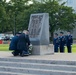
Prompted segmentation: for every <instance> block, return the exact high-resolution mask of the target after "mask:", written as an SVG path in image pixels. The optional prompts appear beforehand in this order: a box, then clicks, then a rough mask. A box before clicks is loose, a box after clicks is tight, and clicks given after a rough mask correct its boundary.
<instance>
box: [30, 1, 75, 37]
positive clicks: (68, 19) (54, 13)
mask: <svg viewBox="0 0 76 75" xmlns="http://www.w3.org/2000/svg"><path fill="white" fill-rule="evenodd" d="M34 2H35V3H34V4H33V5H31V6H30V9H29V10H31V11H30V12H31V13H44V12H45V13H49V17H50V18H49V19H50V20H49V23H50V33H51V36H53V33H54V31H55V30H66V31H68V30H73V28H74V27H75V24H76V14H75V13H74V10H73V9H72V7H67V6H65V2H63V3H62V4H61V5H60V4H59V3H58V1H57V0H48V1H47V0H43V2H36V1H34ZM52 38H53V37H52Z"/></svg>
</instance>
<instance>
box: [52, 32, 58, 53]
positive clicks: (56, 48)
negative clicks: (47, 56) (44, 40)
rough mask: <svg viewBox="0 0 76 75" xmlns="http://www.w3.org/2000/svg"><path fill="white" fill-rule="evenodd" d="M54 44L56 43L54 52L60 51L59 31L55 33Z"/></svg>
mask: <svg viewBox="0 0 76 75" xmlns="http://www.w3.org/2000/svg"><path fill="white" fill-rule="evenodd" d="M53 45H54V52H58V47H59V39H58V34H57V33H55V34H54V39H53Z"/></svg>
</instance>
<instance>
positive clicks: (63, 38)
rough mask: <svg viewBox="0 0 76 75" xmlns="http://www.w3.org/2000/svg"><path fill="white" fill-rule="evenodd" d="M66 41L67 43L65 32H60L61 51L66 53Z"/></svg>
mask: <svg viewBox="0 0 76 75" xmlns="http://www.w3.org/2000/svg"><path fill="white" fill-rule="evenodd" d="M65 43H66V39H65V36H64V33H63V32H60V37H59V47H60V52H61V53H64V46H65Z"/></svg>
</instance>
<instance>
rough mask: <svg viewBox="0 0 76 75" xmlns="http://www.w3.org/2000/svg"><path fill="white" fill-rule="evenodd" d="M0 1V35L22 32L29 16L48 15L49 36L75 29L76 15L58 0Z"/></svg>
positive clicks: (26, 26) (27, 23) (26, 25)
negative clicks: (34, 14)
mask: <svg viewBox="0 0 76 75" xmlns="http://www.w3.org/2000/svg"><path fill="white" fill-rule="evenodd" d="M28 1H30V0H10V2H8V3H7V2H6V0H0V33H2V32H7V31H12V32H13V33H15V32H17V31H22V30H24V29H27V28H28V25H29V19H30V14H33V13H49V23H50V24H49V25H50V32H51V35H52V34H53V32H54V31H55V30H58V29H61V30H66V31H67V30H72V29H73V28H74V27H75V24H76V23H75V21H76V14H75V13H74V10H73V9H72V8H71V7H67V6H65V2H64V3H62V4H61V5H60V4H59V2H58V0H41V2H38V1H37V0H36V1H35V0H32V1H33V4H29V2H28Z"/></svg>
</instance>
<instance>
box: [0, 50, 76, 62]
mask: <svg viewBox="0 0 76 75" xmlns="http://www.w3.org/2000/svg"><path fill="white" fill-rule="evenodd" d="M0 58H20V59H39V60H66V61H76V54H75V53H55V54H52V55H30V56H25V57H20V56H16V57H14V56H13V55H12V54H11V52H8V51H6V52H5V51H0Z"/></svg>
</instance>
